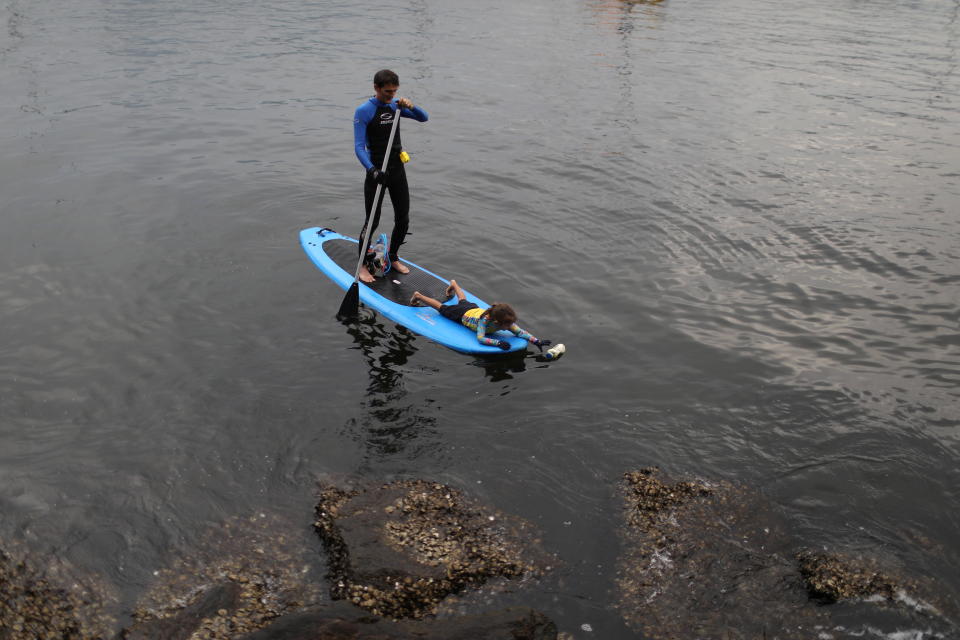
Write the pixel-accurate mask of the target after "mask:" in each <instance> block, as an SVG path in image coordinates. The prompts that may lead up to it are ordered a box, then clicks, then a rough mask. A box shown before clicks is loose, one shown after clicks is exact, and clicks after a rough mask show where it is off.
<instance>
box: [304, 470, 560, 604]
mask: <svg viewBox="0 0 960 640" xmlns="http://www.w3.org/2000/svg"><path fill="white" fill-rule="evenodd" d="M314 527H315V528H316V530H317V533H318V534H319V535H320V538H321V540H322V541H323V543H324V546H325V548H326V550H327V553H328V556H329V569H330V575H329V578H330V581H331V595H332V597H333V598H334V599H346V600H349V601H350V602H352V603H353V604H355V605H357V606H359V607H362V608H363V609H366V610H367V611H370V612H371V613H374V614H377V615H381V616H386V617H391V618H408V617H412V618H419V617H421V616H423V615H426V614H430V613H435V612H436V608H437V605H438V604H439V603H440V602H441V601H442V600H443V599H444V598H446V597H447V596H448V595H451V594H454V593H459V592H461V591H462V590H464V589H466V588H468V587H471V586H478V585H481V584H483V583H485V582H486V581H488V580H490V579H493V578H518V577H520V576H530V575H538V574H539V573H540V572H541V571H542V568H541V567H540V566H539V565H538V562H537V560H535V558H538V557H539V558H544V557H545V554H543V553H542V552H541V551H540V550H539V549H537V548H536V546H535V545H536V541H535V540H534V537H535V536H534V534H533V531H532V527H531V525H530V524H529V523H527V522H525V521H523V520H521V519H519V518H513V517H509V516H506V515H504V514H502V513H499V512H497V511H495V510H493V509H490V508H487V507H482V506H479V505H477V504H475V503H474V502H472V501H471V500H469V499H467V498H466V497H465V496H464V495H463V494H462V493H461V492H460V491H458V490H456V489H454V488H451V487H448V486H446V485H443V484H439V483H435V482H426V481H423V480H405V481H398V482H392V483H389V484H384V485H380V486H377V487H373V488H370V489H366V490H362V489H357V490H344V489H340V488H338V487H335V486H332V485H326V486H321V491H320V502H319V503H318V504H317V508H316V522H315V523H314Z"/></svg>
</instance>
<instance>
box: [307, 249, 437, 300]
mask: <svg viewBox="0 0 960 640" xmlns="http://www.w3.org/2000/svg"><path fill="white" fill-rule="evenodd" d="M323 247H324V250H325V251H326V252H327V255H328V256H330V258H331V259H332V260H333V261H334V262H336V263H337V266H339V267H340V268H341V269H343V270H344V271H346V272H347V273H351V274H352V273H353V272H354V271H356V269H357V260H358V259H359V258H360V254H359V253H358V252H357V243H356V242H353V241H351V240H342V239H335V240H327V241H326V242H325V243H323ZM407 267H408V268H409V269H410V273H400V272H399V271H397V270H396V269H393V268H391V269H390V271H388V272H387V274H386V275H385V276H383V277H382V278H376V279H375V280H374V281H373V282H372V283H370V284H367V285H366V286H367V287H369V288H370V289H372V290H374V291H376V292H377V293H379V294H380V295H381V296H383V297H384V298H386V299H387V300H390V301H392V302H396V303H397V304H402V305H404V306H407V307H409V306H412V305H411V304H410V296H412V295H413V292H414V291H419V292H420V293H422V294H423V295H425V296H429V297H431V298H435V299H436V300H440V301H441V302H443V301H444V299H445V298H446V296H445V293H446V290H447V283H446V282H444V281H443V280H441V279H439V278H437V277H436V276H435V275H433V274H432V273H428V272H426V271H424V270H423V269H421V268H420V267H418V266H416V265H413V264H408V265H407ZM418 306H419V305H418Z"/></svg>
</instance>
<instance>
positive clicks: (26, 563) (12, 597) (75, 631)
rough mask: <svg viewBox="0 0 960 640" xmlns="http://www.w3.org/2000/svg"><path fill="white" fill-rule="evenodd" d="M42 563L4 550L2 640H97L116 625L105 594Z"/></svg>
mask: <svg viewBox="0 0 960 640" xmlns="http://www.w3.org/2000/svg"><path fill="white" fill-rule="evenodd" d="M38 564H40V563H38V562H37V561H36V560H35V559H34V558H33V557H32V556H31V555H30V554H27V553H25V552H22V551H19V550H12V549H10V550H4V549H0V638H3V640H48V639H50V640H53V639H56V640H93V639H94V638H103V637H106V635H107V633H108V630H109V629H110V628H111V627H112V626H113V624H115V623H114V620H113V619H112V618H111V617H110V616H108V615H107V614H105V613H104V609H103V605H104V602H106V601H108V600H110V599H112V598H108V597H107V596H106V593H105V591H103V590H101V589H99V588H98V587H94V586H91V585H86V584H83V582H82V581H79V580H77V579H76V577H75V576H72V575H65V573H69V572H66V571H65V569H64V568H63V567H58V566H53V565H51V564H50V563H49V562H44V563H42V564H43V565H44V566H43V568H40V567H39V566H38Z"/></svg>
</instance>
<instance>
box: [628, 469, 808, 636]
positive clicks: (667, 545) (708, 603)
mask: <svg viewBox="0 0 960 640" xmlns="http://www.w3.org/2000/svg"><path fill="white" fill-rule="evenodd" d="M624 479H625V482H624V484H623V485H622V490H623V496H624V500H625V506H626V509H625V513H624V515H625V526H624V527H623V529H622V531H621V539H622V540H623V543H624V552H623V554H622V556H621V559H620V563H619V571H618V578H617V586H618V591H619V597H618V605H619V608H620V611H621V614H622V615H623V618H624V620H625V621H626V622H627V624H628V625H629V626H631V627H633V628H635V629H638V630H642V631H643V632H644V633H646V634H648V635H650V636H653V637H658V638H695V637H710V638H714V637H722V638H763V637H765V638H810V637H815V634H814V633H813V627H814V626H816V625H818V624H819V623H820V622H821V616H820V615H819V614H818V613H817V612H816V611H815V610H814V609H813V608H812V607H809V606H808V602H807V598H806V595H805V594H804V592H803V590H802V588H800V582H799V578H798V576H797V571H796V568H795V567H794V564H793V559H792V554H791V553H790V548H789V544H788V543H789V538H788V536H786V535H785V533H784V530H785V529H784V526H783V525H782V524H781V523H780V522H779V520H778V519H777V518H776V517H774V515H773V514H772V513H770V510H769V508H767V506H766V505H765V504H764V502H763V501H762V500H760V499H759V497H758V496H757V495H756V494H754V493H752V492H750V491H747V490H745V489H744V488H742V487H738V486H735V485H732V484H729V483H724V482H710V483H707V482H704V481H701V480H693V481H689V480H688V481H679V482H671V481H668V480H664V479H662V478H661V477H660V473H659V470H657V469H656V468H646V469H641V470H639V471H636V472H631V473H627V474H625V476H624Z"/></svg>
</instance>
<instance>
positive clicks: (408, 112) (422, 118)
mask: <svg viewBox="0 0 960 640" xmlns="http://www.w3.org/2000/svg"><path fill="white" fill-rule="evenodd" d="M400 115H401V116H403V117H404V118H413V119H414V120H416V121H417V122H426V121H427V120H428V119H429V118H430V116H429V115H427V112H426V111H424V110H423V109H421V108H420V107H418V106H416V105H414V107H413V109H407V108H406V107H404V108H401V109H400Z"/></svg>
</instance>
